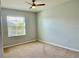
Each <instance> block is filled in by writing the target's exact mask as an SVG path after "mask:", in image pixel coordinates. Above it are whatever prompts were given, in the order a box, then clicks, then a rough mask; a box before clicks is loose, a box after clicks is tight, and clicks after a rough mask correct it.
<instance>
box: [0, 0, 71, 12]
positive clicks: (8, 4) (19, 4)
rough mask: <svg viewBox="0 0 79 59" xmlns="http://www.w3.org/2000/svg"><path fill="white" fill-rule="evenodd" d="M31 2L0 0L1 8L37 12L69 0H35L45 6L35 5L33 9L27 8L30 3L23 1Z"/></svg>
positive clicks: (29, 0)
mask: <svg viewBox="0 0 79 59" xmlns="http://www.w3.org/2000/svg"><path fill="white" fill-rule="evenodd" d="M26 1H27V2H30V3H31V2H32V1H31V0H1V6H2V7H3V8H11V9H18V10H24V11H32V12H39V11H43V10H45V9H46V8H48V7H51V6H52V7H54V6H56V5H59V4H62V3H64V2H68V1H70V0H36V3H45V4H46V5H45V6H41V7H36V8H35V9H29V7H31V5H29V4H27V3H25V2H26Z"/></svg>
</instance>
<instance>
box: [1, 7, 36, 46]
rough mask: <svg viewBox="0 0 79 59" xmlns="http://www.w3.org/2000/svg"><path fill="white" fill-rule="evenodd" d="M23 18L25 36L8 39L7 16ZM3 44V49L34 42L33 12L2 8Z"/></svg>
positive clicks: (34, 23) (34, 15) (34, 17)
mask: <svg viewBox="0 0 79 59" xmlns="http://www.w3.org/2000/svg"><path fill="white" fill-rule="evenodd" d="M10 15H11V16H12V15H13V16H25V23H26V35H23V36H18V37H8V30H7V16H10ZM2 21H3V22H2V23H3V24H2V25H3V28H2V29H3V42H4V47H7V46H13V45H16V44H20V43H26V42H28V41H32V40H36V14H35V13H33V12H27V11H21V10H13V9H6V8H2Z"/></svg>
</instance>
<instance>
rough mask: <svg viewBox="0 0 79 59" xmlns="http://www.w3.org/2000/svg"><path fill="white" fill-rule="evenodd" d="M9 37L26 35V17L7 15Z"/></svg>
mask: <svg viewBox="0 0 79 59" xmlns="http://www.w3.org/2000/svg"><path fill="white" fill-rule="evenodd" d="M7 26H8V37H13V36H21V35H25V34H26V32H25V17H13V16H7Z"/></svg>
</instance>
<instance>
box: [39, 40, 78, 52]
mask: <svg viewBox="0 0 79 59" xmlns="http://www.w3.org/2000/svg"><path fill="white" fill-rule="evenodd" d="M39 41H40V42H43V43H46V44H50V45H54V46H57V47H61V48H65V49H68V50H71V51H75V52H79V50H78V49H73V48H69V47H65V46H63V45H59V44H55V43H51V42H48V41H45V40H39Z"/></svg>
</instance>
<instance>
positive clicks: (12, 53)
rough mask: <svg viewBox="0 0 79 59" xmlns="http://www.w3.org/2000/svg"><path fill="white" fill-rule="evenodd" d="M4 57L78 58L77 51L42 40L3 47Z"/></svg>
mask: <svg viewBox="0 0 79 59" xmlns="http://www.w3.org/2000/svg"><path fill="white" fill-rule="evenodd" d="M4 57H5V58H78V57H79V52H74V51H70V50H67V49H63V48H59V47H56V46H53V45H48V44H46V43H42V42H33V43H29V44H23V45H18V46H14V47H10V48H5V49H4Z"/></svg>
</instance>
